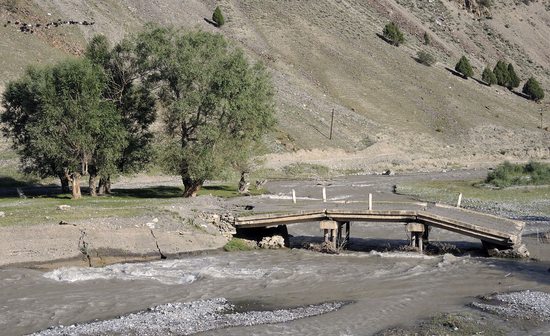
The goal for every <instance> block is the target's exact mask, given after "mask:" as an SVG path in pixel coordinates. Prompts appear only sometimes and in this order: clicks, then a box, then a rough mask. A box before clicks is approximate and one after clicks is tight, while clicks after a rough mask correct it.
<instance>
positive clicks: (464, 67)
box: [455, 56, 474, 78]
mask: <svg viewBox="0 0 550 336" xmlns="http://www.w3.org/2000/svg"><path fill="white" fill-rule="evenodd" d="M455 70H456V71H458V72H460V73H461V74H462V75H463V76H464V77H465V78H468V77H472V76H473V74H474V71H473V70H472V66H471V65H470V61H468V58H466V56H462V57H461V58H460V60H459V61H458V63H456V65H455Z"/></svg>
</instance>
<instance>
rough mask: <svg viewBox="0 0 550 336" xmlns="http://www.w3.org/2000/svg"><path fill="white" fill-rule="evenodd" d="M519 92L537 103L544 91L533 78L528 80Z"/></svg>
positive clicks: (542, 96)
mask: <svg viewBox="0 0 550 336" xmlns="http://www.w3.org/2000/svg"><path fill="white" fill-rule="evenodd" d="M521 92H523V93H525V94H526V95H528V96H529V98H530V99H532V100H534V101H539V100H541V99H542V98H544V91H543V90H542V88H541V87H540V84H539V82H537V80H536V79H534V78H533V77H531V78H529V79H528V80H527V82H526V83H525V85H523V90H521Z"/></svg>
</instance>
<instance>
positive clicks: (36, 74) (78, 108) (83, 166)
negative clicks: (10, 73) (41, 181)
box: [1, 59, 126, 198]
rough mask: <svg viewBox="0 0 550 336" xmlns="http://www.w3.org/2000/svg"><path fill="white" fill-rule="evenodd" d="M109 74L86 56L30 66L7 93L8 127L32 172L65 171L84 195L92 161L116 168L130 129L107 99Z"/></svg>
mask: <svg viewBox="0 0 550 336" xmlns="http://www.w3.org/2000/svg"><path fill="white" fill-rule="evenodd" d="M105 87H106V82H105V76H104V75H103V72H102V71H101V69H100V68H99V67H98V66H96V65H93V64H92V63H90V62H89V61H88V60H85V59H78V60H72V59H71V60H66V61H63V62H60V63H58V64H57V65H54V66H47V67H31V68H29V69H28V70H27V71H26V73H25V74H24V75H23V77H22V78H21V79H19V80H16V81H13V82H10V83H9V84H8V86H7V89H6V91H5V92H4V95H3V98H4V100H3V106H4V109H5V112H4V113H3V114H2V117H1V121H2V123H3V131H4V133H5V134H6V135H8V136H11V137H12V138H13V140H14V142H13V144H14V147H15V149H16V150H17V152H18V153H19V154H20V156H21V161H22V164H23V165H24V166H25V168H26V170H27V171H34V172H37V173H39V174H41V175H49V174H53V173H55V174H58V175H59V174H64V175H65V176H66V178H67V179H68V180H70V181H71V182H72V184H73V188H72V192H73V197H74V198H78V197H80V176H81V175H82V174H86V173H87V172H88V167H89V166H91V165H93V166H94V167H96V168H97V169H98V170H100V171H111V170H112V169H114V165H115V162H116V160H117V159H118V158H119V157H120V153H121V149H122V147H123V146H124V145H125V134H126V131H125V130H124V128H123V127H122V124H121V120H120V116H119V115H118V114H117V113H116V109H115V106H114V105H113V103H111V102H110V101H108V100H106V99H104V97H103V92H104V89H105Z"/></svg>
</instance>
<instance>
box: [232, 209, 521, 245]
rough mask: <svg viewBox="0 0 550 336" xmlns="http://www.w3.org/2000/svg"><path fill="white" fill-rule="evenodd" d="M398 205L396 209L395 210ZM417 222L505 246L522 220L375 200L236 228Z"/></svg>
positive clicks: (243, 222)
mask: <svg viewBox="0 0 550 336" xmlns="http://www.w3.org/2000/svg"><path fill="white" fill-rule="evenodd" d="M396 209H399V210H396ZM321 220H334V221H337V222H379V223H421V224H426V225H429V226H433V227H437V228H441V229H444V230H449V231H453V232H456V233H459V234H463V235H466V236H470V237H473V238H477V239H480V240H482V241H487V242H490V243H493V244H496V245H500V246H505V247H514V246H515V245H517V244H519V243H520V242H521V233H522V231H523V228H524V225H525V224H524V223H523V222H519V221H513V220H510V219H506V218H501V217H496V216H492V215H488V214H484V213H480V212H475V211H470V210H466V209H461V208H456V207H450V206H445V205H441V204H431V205H428V204H426V203H377V204H376V210H364V208H363V209H361V207H358V206H357V205H355V206H353V205H351V206H347V207H344V208H337V209H329V210H327V209H324V210H313V209H312V210H303V211H297V212H290V213H270V214H260V215H254V216H245V217H237V218H236V219H235V226H236V227H237V228H257V227H270V226H276V225H289V224H296V223H304V222H319V221H321Z"/></svg>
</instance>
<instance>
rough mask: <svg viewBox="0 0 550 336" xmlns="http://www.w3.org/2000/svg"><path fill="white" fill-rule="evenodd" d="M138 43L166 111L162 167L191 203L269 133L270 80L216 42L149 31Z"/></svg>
mask: <svg viewBox="0 0 550 336" xmlns="http://www.w3.org/2000/svg"><path fill="white" fill-rule="evenodd" d="M138 39H139V40H140V41H142V42H143V43H145V44H146V48H143V49H142V50H147V52H146V53H144V54H143V55H142V56H143V57H144V59H147V60H148V61H149V62H150V66H151V67H152V68H153V69H156V71H155V72H153V73H151V76H150V77H149V81H151V82H154V83H156V85H157V86H158V87H159V101H160V103H161V104H162V106H163V108H164V111H165V113H164V115H163V119H164V125H165V134H166V138H165V146H164V150H163V152H162V156H163V160H162V162H163V163H164V165H165V168H166V170H167V171H168V172H170V173H175V174H179V175H181V177H182V180H183V184H184V187H185V192H184V195H185V196H193V195H194V194H195V193H196V192H197V190H198V189H199V188H200V187H201V185H202V184H203V183H204V181H205V180H208V179H212V178H216V177H219V176H220V175H223V173H224V172H227V171H228V169H230V168H231V167H233V166H235V165H236V164H237V162H239V161H244V160H247V159H248V158H249V157H250V156H251V154H252V151H250V150H249V149H250V148H252V147H254V146H256V145H257V143H258V142H259V141H260V140H261V138H262V136H263V135H264V134H265V133H266V132H267V131H268V130H269V129H270V128H271V127H272V126H273V125H274V122H275V120H274V117H273V111H274V103H273V87H272V84H271V81H270V77H269V75H268V73H267V71H266V69H265V68H264V66H263V65H261V64H255V65H252V66H251V65H250V64H249V63H248V61H247V60H246V58H245V56H244V54H243V52H242V51H241V50H240V49H238V48H236V47H234V46H233V45H231V44H230V43H228V42H227V41H226V40H225V38H224V37H223V36H222V35H219V34H211V33H206V32H183V31H178V30H174V29H168V28H160V27H149V29H148V30H146V31H145V32H143V33H142V34H140V36H138Z"/></svg>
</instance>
